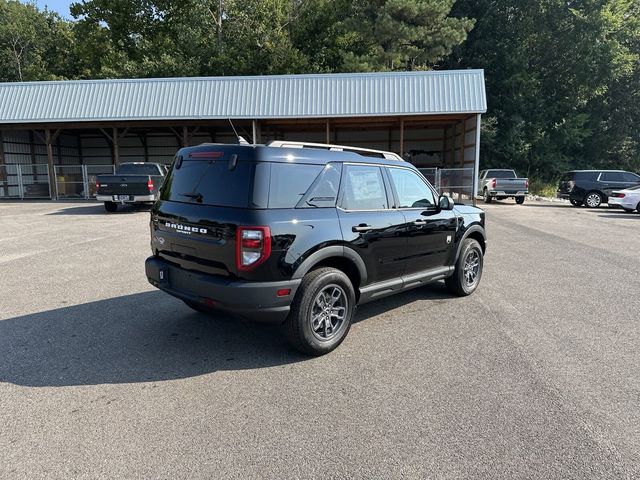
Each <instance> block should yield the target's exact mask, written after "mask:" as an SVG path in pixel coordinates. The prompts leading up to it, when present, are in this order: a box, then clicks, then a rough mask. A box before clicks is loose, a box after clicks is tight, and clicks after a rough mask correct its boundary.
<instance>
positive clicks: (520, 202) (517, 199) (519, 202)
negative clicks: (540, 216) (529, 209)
mask: <svg viewBox="0 0 640 480" xmlns="http://www.w3.org/2000/svg"><path fill="white" fill-rule="evenodd" d="M516 203H517V204H518V205H522V204H523V203H524V197H516Z"/></svg>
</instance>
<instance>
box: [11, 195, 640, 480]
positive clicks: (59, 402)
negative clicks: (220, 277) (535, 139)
mask: <svg viewBox="0 0 640 480" xmlns="http://www.w3.org/2000/svg"><path fill="white" fill-rule="evenodd" d="M483 208H485V209H486V212H487V232H488V236H489V244H488V248H489V250H488V253H487V256H486V259H485V271H484V276H483V278H482V282H481V285H480V287H479V289H478V290H477V292H476V293H475V294H474V295H472V296H471V297H467V298H455V297H452V296H450V295H448V294H447V293H446V291H445V289H444V287H443V285H442V284H435V285H433V286H430V287H428V288H422V289H419V290H414V291H412V292H408V293H405V294H401V295H399V296H395V297H390V298H388V299H384V300H381V301H378V302H375V303H371V304H367V305H365V306H363V307H360V308H359V309H358V312H357V323H356V324H355V325H354V326H353V327H352V329H351V332H350V333H349V336H348V337H347V339H346V340H345V342H344V343H343V344H342V345H341V346H340V347H339V348H338V349H337V350H336V351H334V352H333V353H331V354H329V355H326V356H324V357H321V358H313V359H310V358H307V357H304V356H302V355H300V354H298V353H296V352H295V351H293V350H292V349H291V348H290V347H289V346H288V345H287V344H286V343H285V341H284V340H283V338H282V336H281V333H280V330H279V329H278V328H277V327H275V326H268V325H255V324H251V323H247V322H243V321H238V320H235V319H232V318H229V317H226V316H223V315H219V316H217V317H215V318H210V317H207V316H204V315H202V314H198V313H195V312H193V311H191V310H190V309H189V308H188V307H187V306H185V305H184V304H183V303H182V302H180V301H178V300H176V299H174V298H171V297H169V296H167V295H165V294H163V293H161V292H159V291H157V290H155V289H154V288H152V287H151V286H150V285H149V284H148V283H147V281H146V278H145V275H144V259H145V258H146V257H147V256H148V254H149V252H150V249H149V234H148V217H149V214H148V213H147V212H144V211H142V212H139V211H134V210H127V211H123V212H122V213H117V214H106V213H104V210H103V208H102V206H101V205H98V204H95V203H65V202H23V203H20V202H6V203H5V202H3V203H0V478H3V479H4V478H6V479H34V478H48V479H55V478H60V479H69V478H87V479H89V478H91V479H93V478H167V479H179V478H213V479H223V478H225V479H226V478H232V479H235V478H238V479H245V478H260V479H263V478H265V479H266V478H269V479H271V478H272V479H293V478H318V479H333V478H335V479H345V478H355V479H365V478H366V479H369V478H384V479H387V478H389V479H391V478H393V479H395V478H419V479H424V478H474V479H475V478H487V479H495V478H536V479H539V478H565V479H566V478H580V479H583V478H638V477H639V476H640V368H639V367H640V354H639V350H638V345H640V326H639V325H640V235H639V233H640V214H626V213H623V212H620V211H615V210H611V209H608V208H606V207H604V208H600V209H597V210H589V209H586V208H579V209H578V208H574V207H570V206H568V205H567V204H557V203H548V202H542V201H541V202H528V203H526V204H525V205H523V206H519V205H515V204H514V203H513V202H512V201H505V202H497V203H495V204H491V205H488V206H486V207H483Z"/></svg>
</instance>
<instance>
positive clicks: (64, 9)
mask: <svg viewBox="0 0 640 480" xmlns="http://www.w3.org/2000/svg"><path fill="white" fill-rule="evenodd" d="M22 1H23V3H31V2H30V1H28V0H22ZM74 1H77V0H36V2H35V3H36V5H38V8H40V9H42V10H44V7H45V6H46V7H48V8H49V10H53V11H54V12H58V13H59V14H60V15H61V16H63V17H65V18H71V15H70V14H69V5H71V4H72V3H73V2H74Z"/></svg>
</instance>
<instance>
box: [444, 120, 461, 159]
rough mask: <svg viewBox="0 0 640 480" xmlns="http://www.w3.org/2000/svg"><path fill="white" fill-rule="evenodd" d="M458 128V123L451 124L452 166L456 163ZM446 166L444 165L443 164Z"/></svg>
mask: <svg viewBox="0 0 640 480" xmlns="http://www.w3.org/2000/svg"><path fill="white" fill-rule="evenodd" d="M457 130H458V124H456V123H454V124H453V125H452V126H451V166H452V167H453V166H454V165H455V164H456V139H457V138H458V137H457V136H456V133H457ZM445 167H446V165H445Z"/></svg>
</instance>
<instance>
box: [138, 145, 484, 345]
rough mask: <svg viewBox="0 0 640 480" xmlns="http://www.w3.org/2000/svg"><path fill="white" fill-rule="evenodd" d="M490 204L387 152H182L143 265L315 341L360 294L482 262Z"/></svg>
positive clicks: (346, 322) (464, 272)
mask: <svg viewBox="0 0 640 480" xmlns="http://www.w3.org/2000/svg"><path fill="white" fill-rule="evenodd" d="M485 248H486V240H485V229H484V212H483V211H482V210H480V209H478V208H475V207H472V206H465V205H455V206H454V204H453V201H452V200H451V199H450V198H449V197H447V196H438V194H437V193H436V191H435V190H434V189H433V187H432V186H431V185H430V184H429V183H428V181H427V180H426V179H425V178H424V177H423V176H422V175H421V174H420V173H419V172H418V170H417V169H416V168H415V167H414V166H413V165H411V164H409V163H407V162H405V161H403V160H402V159H401V158H400V157H399V156H398V155H396V154H394V153H390V152H381V151H374V150H365V149H357V148H352V147H342V146H336V145H323V144H309V143H297V142H286V141H277V142H271V143H270V144H267V145H219V144H203V145H200V146H196V147H188V148H183V149H181V150H180V151H178V153H177V154H176V157H175V159H174V161H173V164H172V166H171V168H170V171H169V173H168V175H167V178H166V181H165V183H164V185H163V186H162V189H161V192H160V199H159V200H158V202H156V203H155V205H154V206H153V208H152V210H151V250H152V252H153V255H152V256H151V257H149V258H148V259H147V261H146V274H147V278H148V279H149V281H150V282H151V284H153V285H154V286H156V287H158V288H160V289H161V290H163V291H165V292H167V293H169V294H170V295H173V296H175V297H178V298H180V299H182V300H183V301H184V302H185V303H186V304H187V305H189V306H190V307H192V308H193V309H195V310H198V311H203V312H212V311H215V310H223V311H227V312H230V313H233V314H236V315H239V316H242V317H246V318H250V319H254V320H261V321H274V322H283V323H284V326H285V331H286V333H287V336H288V338H289V340H290V342H291V343H292V344H293V345H294V346H295V347H296V348H298V349H299V350H301V351H303V352H306V353H308V354H311V355H321V354H324V353H327V352H329V351H331V350H333V349H334V348H336V347H337V346H338V345H339V344H340V343H341V342H342V340H343V339H344V338H345V336H346V335H347V333H348V331H349V328H350V326H351V322H352V319H353V316H354V311H355V307H356V305H357V304H362V303H365V302H368V301H371V300H376V299H379V298H382V297H384V296H386V295H390V294H394V293H398V292H401V291H404V290H408V289H411V288H415V287H420V286H422V285H425V284H427V283H430V282H435V281H438V280H444V281H445V283H446V286H447V288H448V289H449V291H450V292H452V293H453V294H455V295H469V294H471V293H472V292H473V291H474V290H475V289H476V288H477V286H478V283H479V282H480V277H481V276H482V266H483V255H484V252H485Z"/></svg>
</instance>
